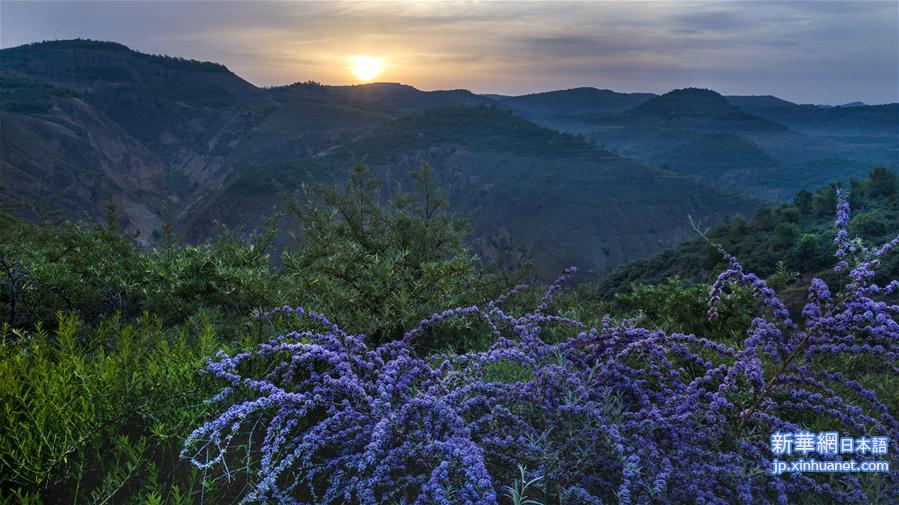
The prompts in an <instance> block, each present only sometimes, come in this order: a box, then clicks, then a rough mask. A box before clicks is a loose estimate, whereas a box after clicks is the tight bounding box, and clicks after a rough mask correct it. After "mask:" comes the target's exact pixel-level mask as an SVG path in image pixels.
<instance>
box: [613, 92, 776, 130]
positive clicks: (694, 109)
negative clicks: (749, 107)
mask: <svg viewBox="0 0 899 505" xmlns="http://www.w3.org/2000/svg"><path fill="white" fill-rule="evenodd" d="M622 119H623V121H624V122H625V123H628V124H637V125H641V126H649V127H655V128H690V129H698V130H714V131H784V130H786V129H787V128H786V127H784V126H783V125H780V124H777V123H775V122H773V121H770V120H766V119H762V118H760V117H758V116H754V115H752V114H749V113H747V112H745V111H743V110H742V109H740V108H739V107H737V106H735V105H733V104H731V103H730V102H729V101H727V99H726V98H724V97H723V96H721V95H720V94H718V93H716V92H714V91H712V90H709V89H699V88H686V89H676V90H674V91H670V92H668V93H665V94H664V95H661V96H657V97H654V98H651V99H649V100H647V101H645V102H644V103H642V104H640V105H639V106H637V107H635V108H633V109H631V110H629V111H627V112H626V113H625V114H624V115H623V116H622Z"/></svg>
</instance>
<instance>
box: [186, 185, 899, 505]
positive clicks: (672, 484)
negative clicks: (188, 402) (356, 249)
mask: <svg viewBox="0 0 899 505" xmlns="http://www.w3.org/2000/svg"><path fill="white" fill-rule="evenodd" d="M838 201H839V208H838V219H837V237H836V246H837V258H838V260H839V262H838V264H837V267H836V268H835V273H836V274H837V275H838V276H839V281H840V282H841V283H843V289H841V290H840V291H838V292H831V290H830V288H829V286H828V285H827V284H826V283H825V282H824V281H823V280H821V279H817V278H815V279H813V280H812V281H811V283H810V289H809V292H808V300H807V304H806V305H805V308H804V309H803V318H804V321H802V322H801V323H800V322H796V321H794V320H792V319H791V317H790V314H789V311H788V310H787V309H786V307H785V306H784V305H783V303H782V302H781V301H780V300H779V299H778V298H777V296H776V294H775V291H774V290H773V289H772V288H771V287H769V286H768V284H767V283H766V282H765V281H764V280H762V279H760V278H759V277H757V276H756V275H754V274H750V273H747V272H746V271H745V270H744V268H743V266H742V265H741V264H740V263H739V262H738V261H737V260H736V258H735V257H733V256H732V255H730V254H728V253H724V252H723V250H722V251H721V252H722V253H723V254H724V257H725V259H726V261H727V263H728V268H727V270H725V271H724V272H723V273H721V274H720V275H719V276H718V278H717V280H716V281H715V283H714V284H713V286H712V288H711V290H710V291H709V293H708V295H709V301H708V305H707V313H708V317H709V318H710V319H712V320H714V319H716V318H718V317H719V307H720V306H721V304H722V303H723V301H725V300H727V299H728V298H729V296H730V293H732V292H734V290H735V289H743V290H746V292H748V293H750V294H751V297H752V300H753V303H755V304H756V305H757V307H758V311H757V313H756V315H755V316H754V317H753V318H752V320H751V322H750V323H749V325H748V328H747V329H746V331H745V334H744V337H743V338H742V340H739V341H738V342H736V343H735V344H733V345H731V344H730V343H726V342H724V343H723V342H717V341H714V340H711V339H708V338H704V337H701V336H699V337H698V336H695V335H692V334H684V333H681V332H676V331H672V332H667V331H663V330H658V329H650V328H644V327H639V326H637V325H636V324H634V323H633V322H627V321H625V322H617V323H616V322H614V321H613V320H611V319H610V318H608V317H606V318H605V319H604V320H603V322H602V324H601V325H598V326H596V327H592V328H587V327H586V326H585V325H584V324H582V323H581V322H579V321H576V320H573V319H570V318H567V317H564V316H559V315H554V314H552V313H550V312H549V310H548V309H549V305H550V303H551V302H552V301H553V297H554V295H555V294H556V293H557V292H558V291H559V290H560V289H561V286H562V283H563V282H564V281H565V280H566V278H567V277H568V276H569V275H570V274H571V273H573V269H570V270H567V271H566V272H565V275H563V277H561V278H560V279H559V280H557V281H556V282H555V283H553V284H552V285H550V287H549V289H548V290H547V291H546V294H545V295H544V296H543V298H542V299H541V301H540V303H539V305H537V306H536V307H534V308H533V309H531V310H529V311H527V312H525V313H524V314H523V315H519V316H516V315H512V313H511V312H509V311H507V310H506V309H504V308H503V307H504V303H506V301H507V299H508V296H514V295H516V294H518V293H519V292H520V289H519V288H516V289H513V290H512V292H510V293H509V294H508V295H507V296H504V297H501V298H500V299H497V300H495V301H492V302H490V303H488V304H486V305H483V306H478V305H471V306H467V307H460V308H456V309H451V310H446V311H443V312H439V313H435V314H434V315H433V316H432V317H430V318H428V319H425V320H422V321H421V322H420V323H419V324H418V325H417V326H415V327H414V328H412V329H411V330H409V331H408V332H407V333H406V334H405V336H404V338H403V339H402V340H399V341H393V342H389V343H387V344H383V345H374V344H372V343H370V342H369V340H368V339H367V337H366V336H365V335H351V334H348V333H346V332H345V331H343V330H342V329H341V328H340V326H338V325H336V324H333V323H332V322H331V321H329V320H328V319H327V318H326V317H325V316H323V315H321V314H318V313H315V312H306V311H305V310H303V309H302V308H300V307H296V308H292V307H287V306H285V307H282V308H278V309H275V310H273V311H272V312H269V313H266V314H264V315H263V317H264V318H274V319H279V318H283V317H300V318H304V319H305V320H307V321H309V322H310V324H314V325H315V327H314V328H313V329H300V330H298V331H293V332H290V333H286V334H283V335H281V336H278V337H275V338H274V339H272V340H271V341H269V342H267V343H264V344H262V345H260V346H259V347H258V349H256V350H254V351H250V352H244V353H239V354H235V355H229V354H227V353H219V354H218V355H217V356H216V358H215V359H214V360H212V361H211V362H210V363H209V365H208V366H207V371H208V372H209V373H210V374H212V375H213V376H215V377H217V378H218V379H219V380H221V381H222V382H224V383H225V384H226V387H225V389H224V390H222V392H221V393H220V394H218V395H216V397H215V398H214V401H216V402H222V406H221V407H220V410H219V412H220V413H219V415H218V416H217V417H214V418H213V419H212V420H210V421H208V422H207V423H205V424H203V425H201V426H200V427H199V428H198V429H197V430H196V431H194V433H193V434H192V435H191V436H190V437H189V438H188V439H187V440H186V442H185V446H184V454H185V456H187V457H190V458H191V461H192V462H193V464H194V465H196V466H197V467H198V468H202V469H209V468H211V467H213V466H218V467H221V468H223V469H224V472H225V474H226V475H231V474H232V473H231V472H230V471H229V461H233V458H234V456H235V453H238V455H240V458H241V459H240V460H241V461H245V460H244V459H243V458H244V457H245V456H243V455H244V454H247V453H246V450H247V449H246V447H247V444H248V442H249V441H257V442H254V443H255V444H256V446H255V447H256V449H255V451H256V452H255V453H254V454H255V456H256V457H255V459H253V461H252V467H251V469H252V472H253V474H254V475H253V477H252V478H253V484H252V487H251V489H250V491H249V493H248V494H247V495H246V497H245V500H247V501H260V502H284V503H317V504H329V503H365V504H376V503H384V502H395V503H416V504H419V503H420V504H424V503H429V504H430V503H440V504H458V503H472V504H474V503H483V504H493V503H496V502H497V499H498V498H497V496H498V490H499V489H503V488H502V483H504V482H511V483H512V486H511V489H512V490H515V491H519V492H520V491H521V488H520V486H521V483H522V482H527V483H528V486H530V485H538V486H540V488H541V489H540V494H541V498H542V501H543V503H589V504H597V503H607V502H610V501H617V502H618V503H623V504H629V503H651V502H671V503H682V502H702V503H731V502H738V503H746V504H754V503H787V502H789V501H794V502H804V501H808V500H809V499H810V498H809V496H814V500H815V501H816V502H817V501H820V500H827V501H840V502H844V501H845V502H869V501H871V500H878V499H880V500H883V501H885V502H889V501H895V500H896V499H897V498H899V494H897V493H899V481H897V478H899V474H896V473H893V474H891V475H883V476H879V478H878V477H876V478H874V479H870V480H863V479H862V478H860V477H858V476H855V475H839V474H835V475H826V474H825V475H823V476H810V475H803V474H789V475H787V476H783V477H780V478H773V477H772V476H771V475H770V474H768V473H767V472H765V469H766V468H768V466H769V464H770V459H771V455H770V451H769V448H768V437H769V435H770V434H771V433H774V432H775V431H778V430H783V431H796V430H799V429H801V428H804V429H818V428H821V429H827V428H831V429H832V428H833V427H834V425H835V424H834V423H836V426H840V427H843V428H844V429H847V430H852V431H853V432H854V433H860V434H865V433H871V434H879V435H883V436H887V437H889V440H890V444H891V446H890V450H889V456H888V457H889V458H890V460H891V462H892V464H894V465H895V464H896V463H897V461H899V457H897V453H899V422H897V420H896V417H895V413H896V409H897V405H896V398H895V396H894V395H890V392H892V391H895V387H896V386H897V384H896V376H897V374H899V369H897V368H896V363H897V362H899V343H897V341H896V337H897V335H899V323H897V320H896V319H897V315H899V305H891V304H889V303H886V302H883V301H880V300H879V299H881V298H884V297H885V298H887V299H889V297H890V296H892V295H893V294H894V293H896V292H897V291H899V280H891V281H890V282H888V283H887V284H886V285H883V286H878V285H877V284H874V283H873V282H872V279H873V278H874V276H875V274H874V271H875V270H876V269H877V268H878V267H879V266H880V264H881V261H882V259H883V258H884V257H885V256H886V255H887V254H888V253H889V252H890V251H891V250H892V249H893V248H896V247H899V236H897V237H896V238H895V239H893V240H892V241H890V242H888V243H887V244H885V245H883V246H882V247H880V248H868V247H865V246H863V245H861V243H860V242H859V241H856V240H850V239H849V238H848V232H847V231H846V228H847V226H848V217H849V215H848V208H849V207H848V204H847V203H846V202H845V200H844V199H842V197H841V196H840V195H839V194H838ZM781 270H783V269H782V268H781ZM788 276H789V275H788V274H785V273H781V274H779V277H778V278H777V279H776V281H777V282H779V283H782V282H785V278H786V277H788ZM738 287H740V288H738ZM459 317H463V318H464V317H470V318H474V319H475V320H478V321H481V324H482V331H484V332H488V333H490V334H492V335H493V336H494V338H495V343H494V344H493V345H492V346H491V347H490V349H489V350H486V351H482V352H469V353H465V354H442V355H432V356H424V357H422V356H420V355H418V354H417V353H416V352H415V351H414V350H413V348H412V346H411V344H412V342H414V341H415V339H416V338H418V337H419V335H421V334H422V333H423V332H424V331H425V330H426V329H428V328H433V327H434V326H435V325H438V324H440V323H442V322H443V321H446V320H448V319H453V318H459ZM553 326H561V327H565V328H568V329H569V333H568V336H567V338H565V339H562V340H561V341H557V342H553V341H551V340H546V339H544V337H545V335H546V331H545V330H546V329H547V328H549V327H553ZM498 363H513V364H515V365H517V367H518V368H520V369H524V370H528V371H529V372H530V374H529V375H527V376H525V377H519V378H517V379H513V380H495V379H490V378H488V377H487V376H486V375H485V373H486V371H487V370H488V369H489V368H491V366H492V365H495V364H498ZM246 457H248V456H246ZM825 458H826V456H825ZM521 468H531V469H533V470H530V471H527V472H523V474H522V473H520V472H521V470H520V469H521ZM537 483H539V484H537ZM506 489H507V490H508V489H509V488H508V487H507V488H506Z"/></svg>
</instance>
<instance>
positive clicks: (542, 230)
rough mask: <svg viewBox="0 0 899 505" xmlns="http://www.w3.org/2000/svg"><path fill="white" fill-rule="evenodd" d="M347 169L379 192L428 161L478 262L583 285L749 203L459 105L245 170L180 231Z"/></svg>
mask: <svg viewBox="0 0 899 505" xmlns="http://www.w3.org/2000/svg"><path fill="white" fill-rule="evenodd" d="M354 161H362V162H364V163H366V164H367V165H369V166H370V168H371V170H372V173H373V174H375V175H376V176H377V177H378V178H379V179H381V180H382V181H384V182H385V185H386V186H388V187H392V186H394V185H397V184H399V185H401V186H403V185H408V184H409V182H410V181H409V179H408V175H407V174H408V173H409V172H411V171H412V170H414V169H415V168H417V166H418V164H419V163H420V162H422V161H424V162H427V163H428V164H429V165H430V166H431V168H432V169H433V170H434V172H435V174H436V176H437V178H438V181H439V182H440V183H441V185H442V186H443V187H445V188H447V192H448V198H449V202H450V208H451V209H455V210H456V211H457V212H459V213H461V214H463V215H467V216H469V217H470V220H471V223H472V226H473V237H474V238H473V240H474V242H475V243H474V244H473V245H474V247H475V250H476V251H477V252H478V253H479V254H480V255H481V256H483V257H485V258H488V259H491V260H495V261H498V262H499V263H501V264H504V265H507V266H515V265H518V264H519V262H520V261H521V260H523V259H525V258H531V259H533V260H534V261H535V262H536V267H537V270H538V274H540V275H541V276H544V277H549V276H552V275H553V273H554V272H558V271H560V270H561V269H562V268H564V267H566V266H569V265H578V266H579V267H580V268H581V272H582V273H583V274H584V277H585V278H599V277H601V276H603V275H604V274H605V273H607V272H608V271H609V270H610V269H611V268H613V267H614V266H616V265H620V264H622V263H623V262H625V261H628V260H629V259H633V258H640V257H645V256H646V255H648V254H651V253H652V252H653V251H657V250H659V249H660V248H662V247H665V246H666V245H670V244H673V243H674V242H676V241H677V240H680V239H682V238H684V237H686V236H688V235H689V233H690V228H689V219H688V215H693V216H703V217H704V218H707V219H709V220H710V221H712V222H717V221H720V220H721V219H723V218H725V217H726V216H728V215H731V214H733V213H735V212H747V211H749V210H751V209H753V208H754V207H755V206H756V204H755V203H754V202H752V201H749V200H746V199H744V198H740V197H737V196H734V195H733V194H727V193H724V192H721V191H718V190H715V189H714V188H711V187H710V186H707V185H705V184H702V183H700V182H697V181H694V180H691V179H688V178H685V177H682V176H678V175H677V174H674V173H672V172H669V171H664V170H658V169H655V168H652V167H649V166H646V165H643V164H641V163H638V162H635V161H633V160H630V159H627V158H619V157H616V156H613V155H611V154H610V153H608V152H607V151H604V150H603V149H601V148H599V147H597V146H595V145H593V144H591V143H589V142H588V141H586V140H585V139H583V138H581V137H577V136H573V135H569V134H563V133H559V132H556V131H553V130H550V129H547V128H543V127H539V126H537V125H535V124H533V123H531V122H529V121H527V120H525V119H522V118H521V117H519V116H516V115H514V114H511V113H510V112H508V111H504V110H502V109H499V108H493V107H474V108H471V107H465V108H460V107H456V108H449V109H437V110H433V111H428V112H424V113H420V114H416V115H411V116H406V117H403V118H400V119H397V120H395V121H393V122H391V123H388V124H387V125H385V126H383V127H381V128H378V129H377V130H376V131H373V132H371V133H369V134H366V135H363V136H361V137H359V138H356V139H353V140H352V141H350V142H347V143H345V144H342V145H340V146H338V147H336V148H335V149H333V150H331V151H329V152H328V153H327V154H325V155H322V156H317V157H315V158H313V159H309V160H305V161H298V162H295V163H289V164H278V165H272V166H268V167H260V168H257V169H256V170H253V171H252V172H246V173H245V174H243V175H242V176H240V177H238V178H236V179H235V180H234V181H233V183H231V185H230V186H229V187H227V188H226V189H225V190H224V191H223V192H221V193H220V194H217V195H215V196H214V197H212V198H211V199H209V200H207V201H205V202H204V203H203V204H202V208H201V209H199V210H198V211H197V212H196V213H195V217H194V218H193V220H192V222H191V223H190V224H189V225H188V227H187V229H189V230H191V233H196V234H201V233H202V230H203V228H204V226H205V223H209V222H211V221H214V220H221V221H222V222H225V223H227V224H229V225H230V226H244V227H248V228H252V227H254V226H257V225H258V224H259V216H261V215H262V214H264V213H265V212H267V211H270V210H271V207H272V205H273V203H274V202H276V201H277V195H278V190H279V188H281V189H286V190H292V189H296V188H298V187H299V186H300V185H301V184H304V183H308V182H309V181H315V182H319V183H335V182H337V181H339V180H341V179H342V177H344V176H345V174H346V173H347V170H348V169H349V168H350V166H351V165H352V164H353V162H354ZM650 202H651V205H650Z"/></svg>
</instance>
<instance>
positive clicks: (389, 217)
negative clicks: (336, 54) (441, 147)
mask: <svg viewBox="0 0 899 505" xmlns="http://www.w3.org/2000/svg"><path fill="white" fill-rule="evenodd" d="M411 175H412V180H413V183H414V184H413V189H414V191H413V192H411V193H404V192H400V191H398V190H397V191H396V192H395V193H394V198H393V199H392V201H390V202H387V203H381V202H380V201H379V199H378V194H379V188H380V184H379V183H378V181H377V180H376V179H375V178H373V177H371V176H370V175H369V171H368V168H367V167H366V166H365V165H363V164H361V163H357V164H356V165H354V166H353V167H352V169H351V172H350V176H349V178H348V180H347V182H346V183H345V184H344V185H343V186H339V187H318V188H315V189H311V190H309V189H307V190H305V191H304V192H303V194H302V195H297V196H296V197H295V198H293V199H292V200H291V202H290V203H289V205H288V207H289V209H290V210H291V211H292V213H293V214H294V215H295V216H296V217H297V219H298V220H299V223H300V225H301V230H300V231H301V233H300V234H299V235H298V236H297V239H298V241H299V243H300V247H299V248H298V249H297V250H295V251H288V252H286V253H285V254H284V255H283V263H284V272H285V274H286V275H287V276H288V277H290V278H291V279H295V282H296V283H298V284H299V291H300V292H305V293H307V297H306V299H305V300H303V303H304V304H306V305H308V306H310V307H315V308H316V310H319V311H321V312H323V313H330V314H338V315H339V317H340V318H341V319H340V320H339V321H335V322H338V323H340V324H341V325H342V326H344V327H346V328H354V329H357V330H358V331H362V332H365V333H366V334H368V335H369V337H370V338H371V339H372V340H373V341H376V342H384V341H387V340H395V339H398V338H400V337H402V335H403V332H404V331H405V330H407V329H409V328H411V327H413V326H414V325H415V324H416V323H417V322H418V321H420V320H421V319H422V318H423V317H427V316H430V315H431V314H433V313H434V312H436V311H438V310H442V309H443V308H445V307H447V306H450V307H452V306H462V305H466V304H471V303H476V302H482V301H484V300H485V299H489V298H490V294H496V293H498V292H500V291H501V286H508V285H510V283H509V281H508V280H506V279H503V274H501V273H499V272H496V271H494V270H490V269H489V268H486V267H485V265H482V264H481V263H480V262H479V261H478V260H477V258H475V257H474V256H472V255H471V254H469V253H468V252H467V250H466V248H465V246H464V244H463V242H462V241H463V238H464V237H465V234H466V231H467V225H466V223H465V222H464V221H463V220H461V219H458V218H456V217H454V216H452V215H451V214H449V213H448V212H446V201H445V200H444V199H443V197H442V195H441V194H440V192H439V191H438V190H437V184H436V180H435V177H434V174H433V172H432V171H431V170H430V168H429V167H428V166H427V165H426V164H422V165H421V167H420V168H419V170H418V171H416V172H414V173H413V174H411ZM488 293H489V294H488ZM429 338H431V339H432V340H428V339H429ZM417 343H418V344H419V345H420V346H423V347H428V348H438V347H439V348H445V347H450V348H455V349H461V348H463V347H464V346H463V342H460V341H456V340H454V333H453V332H452V331H451V330H447V331H444V332H443V333H442V335H441V339H440V340H439V341H437V340H433V336H425V337H424V338H423V339H421V340H419V341H417ZM465 345H472V344H471V343H470V342H468V343H465Z"/></svg>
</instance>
